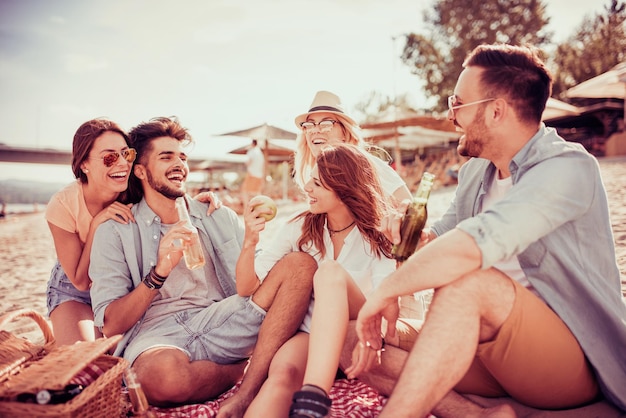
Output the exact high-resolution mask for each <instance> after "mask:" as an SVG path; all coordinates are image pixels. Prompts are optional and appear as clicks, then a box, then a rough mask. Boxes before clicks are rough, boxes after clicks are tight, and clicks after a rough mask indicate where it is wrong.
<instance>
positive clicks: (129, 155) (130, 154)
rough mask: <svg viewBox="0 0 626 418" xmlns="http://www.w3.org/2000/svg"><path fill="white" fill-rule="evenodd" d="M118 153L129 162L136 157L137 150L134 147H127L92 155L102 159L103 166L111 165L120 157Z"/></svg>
mask: <svg viewBox="0 0 626 418" xmlns="http://www.w3.org/2000/svg"><path fill="white" fill-rule="evenodd" d="M120 155H121V156H122V157H123V158H124V159H125V160H126V161H128V162H129V163H132V162H133V161H135V158H137V151H136V150H135V149H134V148H127V149H125V150H123V151H121V152H117V151H113V152H108V153H106V154H104V155H103V156H102V157H93V158H94V159H98V160H102V162H103V163H104V166H105V167H111V166H112V165H113V164H115V163H116V162H117V160H118V159H119V158H120Z"/></svg>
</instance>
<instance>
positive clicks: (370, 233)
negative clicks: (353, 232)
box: [294, 144, 391, 258]
mask: <svg viewBox="0 0 626 418" xmlns="http://www.w3.org/2000/svg"><path fill="white" fill-rule="evenodd" d="M366 153H367V151H364V150H362V149H360V148H358V146H355V145H351V144H339V145H334V146H328V147H326V148H324V149H323V150H322V152H321V153H320V155H319V156H318V157H317V170H318V172H319V180H320V182H321V183H322V185H323V186H324V187H325V188H327V189H329V190H332V191H333V192H335V194H336V195H337V197H338V198H339V199H340V200H341V201H342V202H343V204H344V205H346V207H347V208H348V210H349V211H350V213H351V214H352V217H353V218H354V221H355V223H356V226H357V228H359V231H360V232H361V234H362V235H363V237H364V238H365V240H366V241H367V242H368V243H369V244H370V246H371V249H372V253H373V254H375V255H376V256H377V257H379V258H380V257H381V256H385V257H391V242H390V241H389V240H388V239H387V238H386V237H385V236H384V235H383V233H382V232H380V231H379V230H378V227H379V226H380V222H381V220H382V218H383V216H385V214H386V213H387V212H388V211H389V208H390V206H389V204H388V203H387V200H386V198H385V195H384V193H383V190H382V187H381V185H380V181H379V180H378V174H377V172H376V169H375V167H374V165H373V164H372V163H371V162H370V160H369V158H371V157H368V156H367V155H366ZM300 218H304V223H303V224H302V235H301V236H300V239H299V240H298V248H299V249H300V251H306V249H307V248H311V246H312V245H313V246H315V247H316V248H318V249H319V250H320V252H321V254H322V256H324V255H325V254H326V248H325V247H324V238H323V236H324V224H325V223H326V214H325V213H319V214H314V213H311V212H310V211H306V212H303V213H301V214H300V215H298V216H296V217H295V219H300ZM295 219H294V220H295Z"/></svg>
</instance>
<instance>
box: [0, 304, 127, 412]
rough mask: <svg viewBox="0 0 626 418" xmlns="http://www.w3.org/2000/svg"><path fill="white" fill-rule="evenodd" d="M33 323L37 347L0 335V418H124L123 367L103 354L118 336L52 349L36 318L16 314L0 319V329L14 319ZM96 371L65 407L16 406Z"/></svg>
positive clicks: (45, 327) (48, 332)
mask: <svg viewBox="0 0 626 418" xmlns="http://www.w3.org/2000/svg"><path fill="white" fill-rule="evenodd" d="M21 317H27V318H31V319H33V320H34V321H35V322H36V323H37V325H39V327H40V328H41V331H42V332H43V335H44V340H45V341H44V343H43V345H37V344H34V343H32V342H30V341H28V340H27V339H25V338H22V337H17V336H15V335H13V334H12V333H11V332H7V331H4V330H0V417H22V416H23V417H33V418H50V417H77V418H78V417H80V418H96V417H97V418H100V417H120V416H123V415H124V402H123V392H122V374H123V372H124V369H125V368H126V367H127V366H128V363H127V362H126V361H125V360H124V359H122V358H119V357H113V356H110V355H107V354H104V353H106V352H107V351H108V350H109V349H110V348H111V347H113V346H114V345H115V344H117V342H118V341H119V340H120V339H121V336H119V335H118V336H114V337H111V338H100V339H97V340H96V341H92V342H80V343H76V344H73V345H68V346H60V347H56V346H55V344H54V337H53V336H52V331H51V330H50V327H49V326H48V323H47V322H46V321H45V319H44V318H43V317H41V315H39V314H38V313H36V312H34V311H31V310H19V311H15V312H11V313H9V314H6V315H4V316H2V317H0V329H2V328H3V327H4V325H6V324H7V322H9V321H12V320H14V319H16V318H21ZM88 366H89V368H90V369H95V370H99V371H100V372H101V373H99V374H97V375H96V378H95V380H93V381H92V382H90V384H88V385H87V386H85V387H84V389H83V390H82V392H80V393H79V394H78V395H76V396H75V397H74V398H72V399H70V400H69V401H67V402H65V403H59V404H48V405H39V404H37V403H25V402H17V401H16V398H17V395H19V394H24V393H37V392H38V391H40V390H43V389H46V390H61V389H63V388H65V387H66V385H68V383H70V381H71V380H72V379H73V378H74V377H75V376H77V375H78V374H79V373H81V372H83V371H84V370H86V369H87V368H88Z"/></svg>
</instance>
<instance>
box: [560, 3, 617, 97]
mask: <svg viewBox="0 0 626 418" xmlns="http://www.w3.org/2000/svg"><path fill="white" fill-rule="evenodd" d="M604 11H605V13H604V14H596V15H595V16H591V17H586V18H585V19H584V20H583V22H582V23H581V24H580V26H579V27H578V29H577V30H576V32H575V33H574V34H573V35H572V36H571V37H570V38H568V39H567V40H566V41H565V42H563V43H562V44H560V45H558V47H557V50H556V54H555V57H554V67H555V68H556V69H555V70H553V71H554V88H553V96H558V95H559V94H560V93H562V92H564V91H565V90H567V89H569V88H570V87H573V86H575V85H577V84H580V83H582V82H583V81H585V80H589V79H590V78H592V77H595V76H597V75H599V74H602V73H604V72H606V71H608V70H610V69H611V68H613V67H614V66H615V65H617V64H619V63H620V62H622V61H624V60H625V59H626V3H624V2H620V1H618V0H611V5H610V6H605V7H604Z"/></svg>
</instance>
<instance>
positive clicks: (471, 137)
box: [457, 105, 489, 157]
mask: <svg viewBox="0 0 626 418" xmlns="http://www.w3.org/2000/svg"><path fill="white" fill-rule="evenodd" d="M485 108H486V106H483V105H481V109H480V111H479V112H476V116H475V117H474V120H472V122H471V123H470V124H469V125H468V126H467V129H465V138H464V141H463V142H462V143H461V142H459V146H458V147H457V151H458V153H459V155H461V156H462V157H480V156H481V155H482V153H483V151H484V149H485V144H486V143H487V139H488V138H489V133H488V131H487V126H486V125H485Z"/></svg>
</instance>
